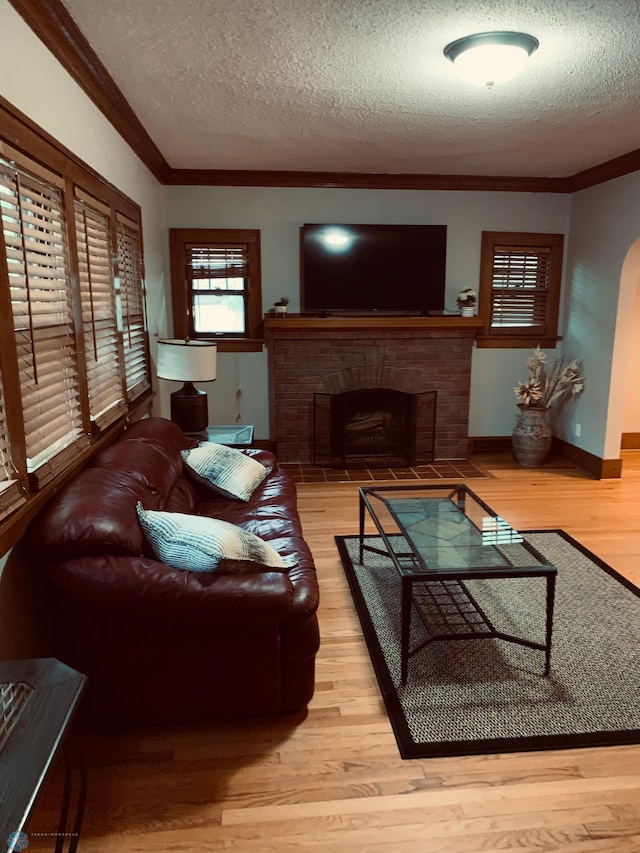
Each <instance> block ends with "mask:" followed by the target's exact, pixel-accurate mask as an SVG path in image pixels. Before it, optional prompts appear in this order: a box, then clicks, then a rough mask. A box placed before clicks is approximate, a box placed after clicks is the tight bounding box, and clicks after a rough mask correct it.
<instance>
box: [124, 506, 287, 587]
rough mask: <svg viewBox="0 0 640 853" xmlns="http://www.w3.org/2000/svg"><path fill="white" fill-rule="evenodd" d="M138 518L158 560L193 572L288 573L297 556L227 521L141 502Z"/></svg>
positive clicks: (137, 508)
mask: <svg viewBox="0 0 640 853" xmlns="http://www.w3.org/2000/svg"><path fill="white" fill-rule="evenodd" d="M136 510H137V512H138V519H139V520H140V526H141V527H142V531H143V533H144V536H145V538H146V540H147V542H148V543H149V545H150V546H151V549H152V550H153V553H154V554H155V555H156V557H157V558H158V560H160V561H161V562H163V563H166V564H167V565H168V566H172V568H174V569H186V570H188V571H191V572H213V571H219V572H223V573H232V572H234V573H235V572H238V573H241V572H256V571H264V570H265V569H267V570H276V571H286V570H287V569H290V568H292V567H293V566H296V565H297V564H298V563H297V560H296V559H295V557H281V556H280V554H278V552H277V551H276V550H275V548H273V547H272V546H271V545H269V543H268V542H265V541H264V539H260V537H259V536H255V535H254V534H253V533H248V532H247V531H246V530H243V529H242V528H241V527H237V526H236V525H235V524H230V523H229V522H228V521H220V520H219V519H217V518H207V517H206V516H201V515H185V514H184V513H181V512H156V511H155V510H147V509H144V508H143V506H142V504H141V503H140V502H138V504H137V506H136Z"/></svg>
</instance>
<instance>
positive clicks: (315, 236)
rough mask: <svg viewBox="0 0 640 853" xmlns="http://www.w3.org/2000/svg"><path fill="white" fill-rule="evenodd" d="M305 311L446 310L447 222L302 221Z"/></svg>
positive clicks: (414, 311)
mask: <svg viewBox="0 0 640 853" xmlns="http://www.w3.org/2000/svg"><path fill="white" fill-rule="evenodd" d="M300 232H301V241H300V242H301V247H300V252H301V259H300V260H301V293H300V298H301V307H302V311H303V312H305V313H322V312H327V313H332V312H351V313H357V312H363V313H370V312H372V313H375V312H381V313H388V314H422V313H425V314H426V313H428V312H439V311H443V310H444V298H445V272H446V254H447V226H446V225H333V224H332V225H330V224H325V225H313V224H307V225H303V226H302V228H301V229H300Z"/></svg>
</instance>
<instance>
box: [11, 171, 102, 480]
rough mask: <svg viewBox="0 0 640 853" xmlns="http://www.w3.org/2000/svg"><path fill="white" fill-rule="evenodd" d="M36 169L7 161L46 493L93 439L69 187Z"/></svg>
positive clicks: (18, 288) (15, 290) (21, 347)
mask: <svg viewBox="0 0 640 853" xmlns="http://www.w3.org/2000/svg"><path fill="white" fill-rule="evenodd" d="M16 159H17V158H16ZM33 165H34V169H33V170H32V169H31V168H29V171H26V169H24V168H23V164H22V163H20V164H19V165H14V164H13V163H12V162H10V161H8V160H5V159H4V158H0V198H1V204H2V227H3V233H4V243H5V250H6V258H7V268H8V272H9V285H10V290H11V306H12V313H13V324H14V330H15V337H16V348H17V355H18V368H19V378H20V388H21V396H22V408H23V419H24V428H25V445H26V453H27V470H28V472H29V473H31V474H33V475H34V476H33V477H32V480H33V483H32V485H33V488H38V487H40V486H42V485H44V484H45V483H47V482H49V481H50V480H51V479H52V478H53V477H55V476H56V474H57V473H58V472H59V471H60V470H63V469H64V468H65V467H67V466H68V464H69V463H70V462H71V461H72V460H73V459H75V458H77V457H78V456H79V455H80V453H81V451H82V449H83V448H84V447H86V446H87V444H88V442H89V439H88V436H86V435H85V434H84V432H83V424H82V415H81V409H80V395H79V388H78V364H77V352H76V340H75V329H74V323H73V312H72V306H71V285H70V280H69V270H68V261H67V245H66V235H65V227H64V217H63V198H62V191H61V189H60V187H61V186H62V184H61V182H60V181H59V179H58V178H57V176H55V175H54V174H53V173H48V172H46V170H44V169H42V167H39V166H36V165H35V164H33ZM28 166H30V164H28ZM36 174H37V175H39V177H36ZM43 178H44V180H43Z"/></svg>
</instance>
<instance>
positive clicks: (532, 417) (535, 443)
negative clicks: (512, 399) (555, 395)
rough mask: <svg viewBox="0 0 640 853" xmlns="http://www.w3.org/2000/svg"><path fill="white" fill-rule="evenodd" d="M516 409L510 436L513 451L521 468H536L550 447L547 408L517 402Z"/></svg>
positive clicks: (550, 435)
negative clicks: (516, 416)
mask: <svg viewBox="0 0 640 853" xmlns="http://www.w3.org/2000/svg"><path fill="white" fill-rule="evenodd" d="M518 409H519V410H520V414H519V415H518V420H517V421H516V425H515V426H514V428H513V434H512V436H511V444H512V447H513V453H514V455H515V457H516V459H517V460H518V463H519V464H520V465H522V467H523V468H537V467H538V465H542V463H543V462H544V460H545V459H546V458H547V455H548V454H549V450H550V449H551V438H552V432H551V427H550V426H549V421H548V415H549V408H535V407H534V406H525V405H524V404H523V403H519V404H518Z"/></svg>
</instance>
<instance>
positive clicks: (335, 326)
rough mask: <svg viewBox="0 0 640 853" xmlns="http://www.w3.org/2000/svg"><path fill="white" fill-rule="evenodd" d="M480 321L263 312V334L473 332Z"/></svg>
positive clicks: (460, 318)
mask: <svg viewBox="0 0 640 853" xmlns="http://www.w3.org/2000/svg"><path fill="white" fill-rule="evenodd" d="M482 326H483V323H482V321H481V320H480V319H479V318H478V317H461V316H459V315H458V314H454V315H451V316H448V317H377V316H374V315H371V316H367V317H362V316H360V317H356V316H353V317H350V316H347V315H344V316H339V315H329V316H327V317H318V316H315V315H314V316H312V315H309V314H286V315H285V316H281V317H274V316H270V315H267V316H266V317H265V318H264V331H265V337H267V338H268V337H269V335H270V334H271V335H273V334H277V335H278V337H281V336H283V335H287V334H288V332H301V331H309V332H316V333H318V332H323V331H337V332H352V331H353V332H355V331H363V330H366V331H373V332H375V331H379V332H387V331H388V332H393V331H425V332H426V331H436V330H444V331H467V332H473V333H474V334H477V333H478V331H479V330H480V329H481V328H482Z"/></svg>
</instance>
